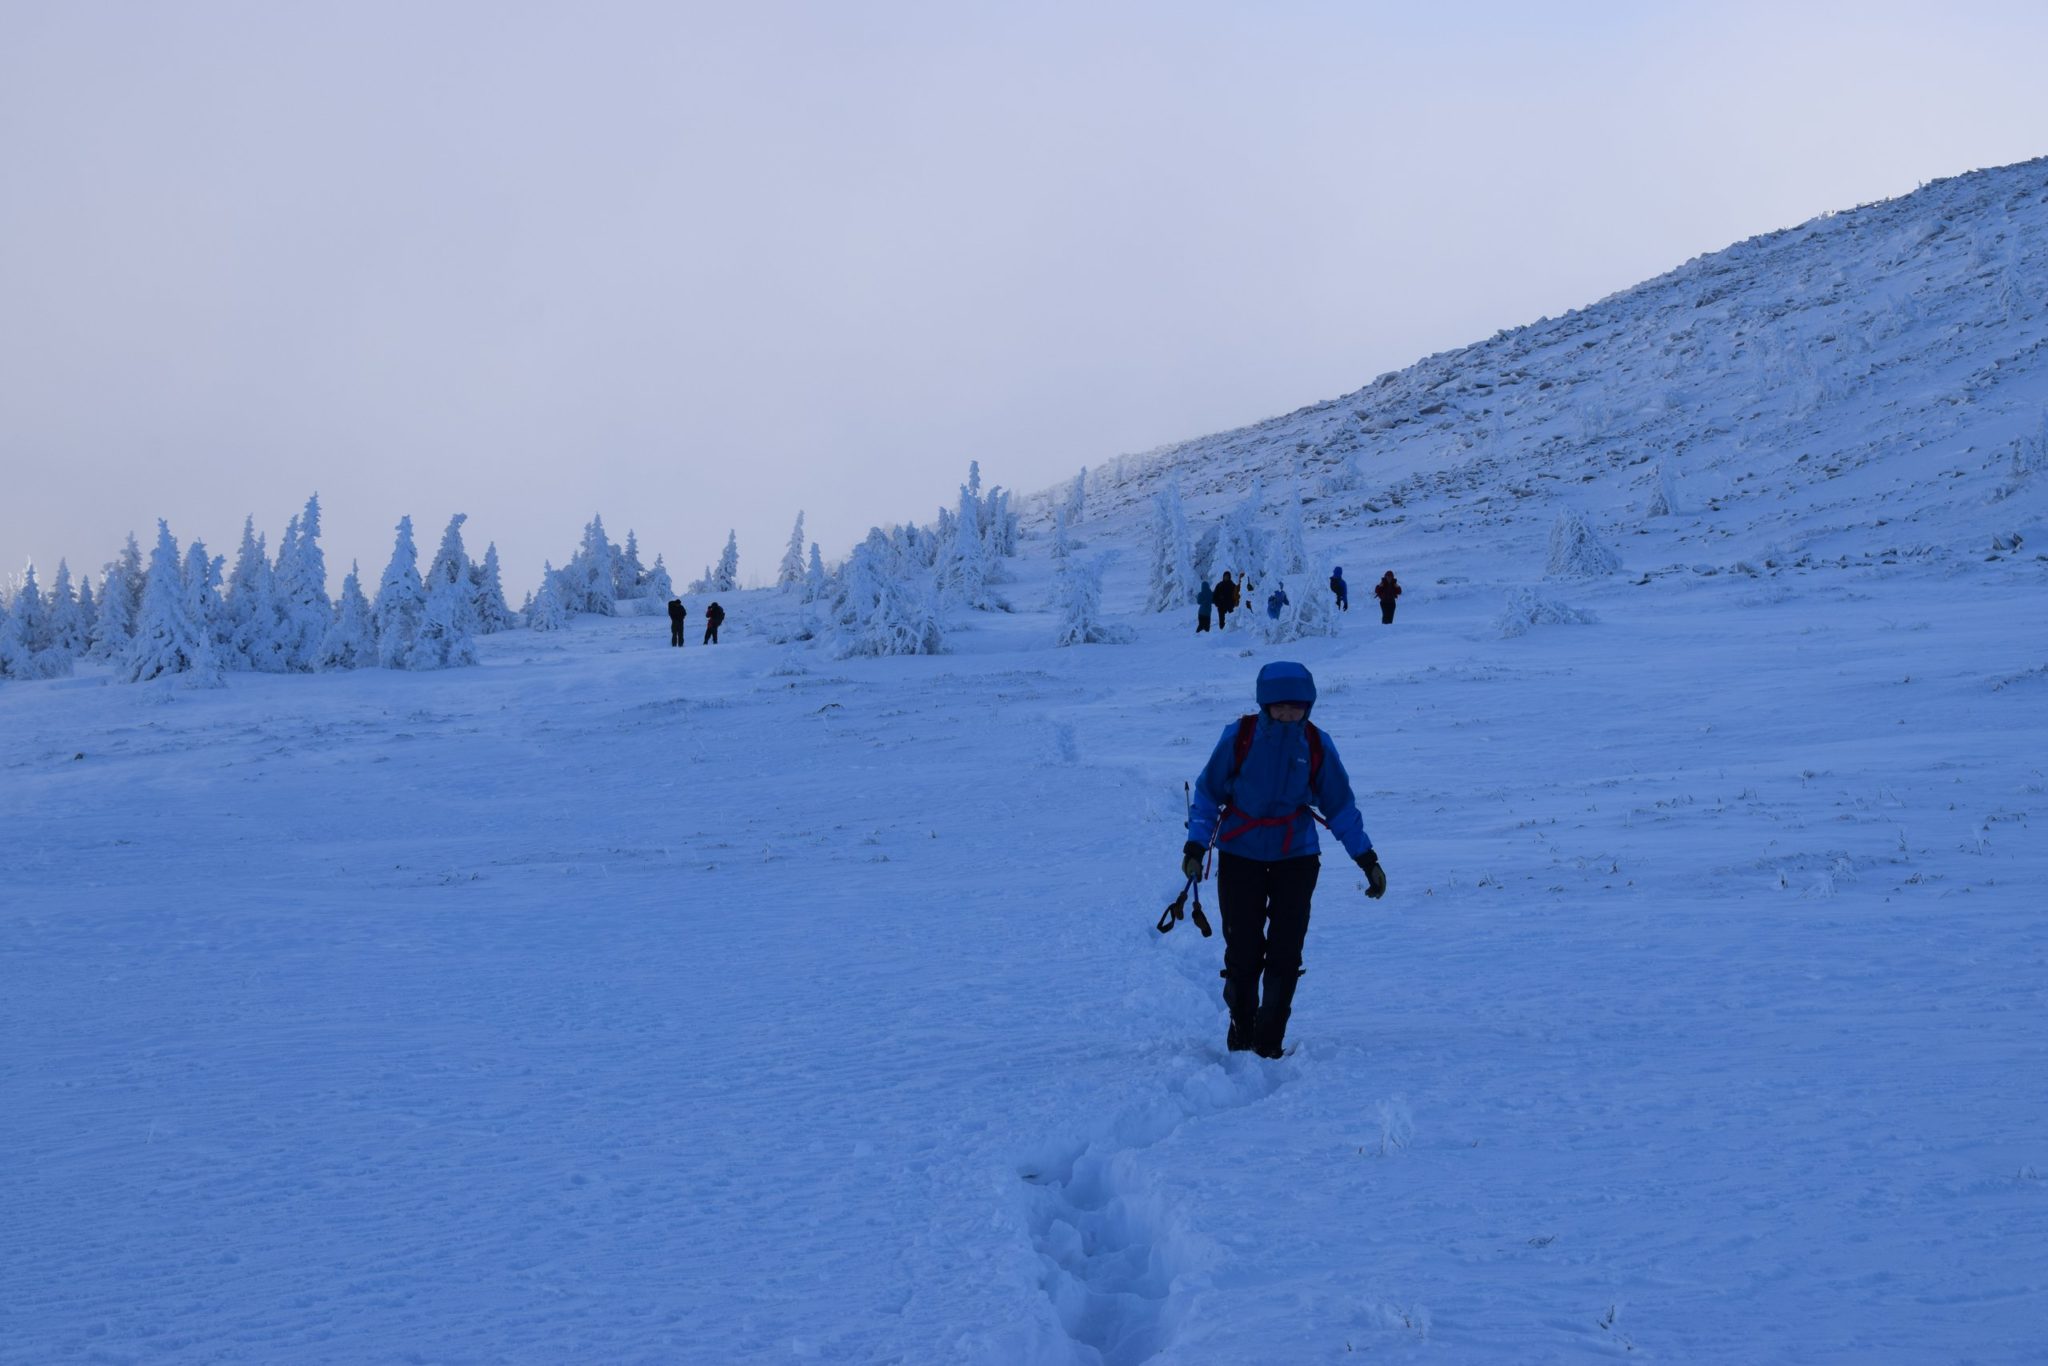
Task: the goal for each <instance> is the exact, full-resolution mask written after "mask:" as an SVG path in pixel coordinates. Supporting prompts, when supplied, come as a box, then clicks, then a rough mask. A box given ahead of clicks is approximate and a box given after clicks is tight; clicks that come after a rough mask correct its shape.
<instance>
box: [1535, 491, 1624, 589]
mask: <svg viewBox="0 0 2048 1366" xmlns="http://www.w3.org/2000/svg"><path fill="white" fill-rule="evenodd" d="M1619 568H1621V557H1620V556H1619V555H1617V554H1615V553H1614V551H1613V550H1611V549H1609V548H1608V546H1607V544H1606V542H1604V541H1602V540H1601V539H1600V537H1599V535H1598V534H1597V533H1595V532H1594V530H1593V528H1592V526H1591V525H1590V524H1589V523H1588V522H1587V521H1586V519H1585V518H1584V517H1582V516H1581V515H1579V512H1578V510H1577V509H1576V508H1565V509H1564V510H1562V511H1561V512H1559V513H1558V515H1557V521H1556V523H1555V524H1554V525H1552V527H1551V528H1550V560H1549V563H1548V565H1547V567H1546V571H1545V572H1547V573H1549V574H1550V575H1551V576H1553V577H1555V578H1593V577H1597V576H1599V575H1602V574H1612V573H1613V572H1614V571H1615V570H1617V569H1619Z"/></svg>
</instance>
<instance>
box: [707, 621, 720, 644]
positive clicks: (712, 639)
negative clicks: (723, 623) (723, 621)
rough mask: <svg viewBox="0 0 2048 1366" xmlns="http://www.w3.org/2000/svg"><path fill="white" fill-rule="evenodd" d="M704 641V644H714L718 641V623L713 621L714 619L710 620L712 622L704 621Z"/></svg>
mask: <svg viewBox="0 0 2048 1366" xmlns="http://www.w3.org/2000/svg"><path fill="white" fill-rule="evenodd" d="M704 643H705V644H706V645H716V644H717V643H718V623H717V622H715V621H712V622H706V623H705V625H704Z"/></svg>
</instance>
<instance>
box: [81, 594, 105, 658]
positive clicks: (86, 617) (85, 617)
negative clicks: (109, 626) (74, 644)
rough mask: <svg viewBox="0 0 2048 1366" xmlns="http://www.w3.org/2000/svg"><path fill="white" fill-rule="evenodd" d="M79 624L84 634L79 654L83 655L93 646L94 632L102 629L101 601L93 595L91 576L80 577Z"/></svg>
mask: <svg viewBox="0 0 2048 1366" xmlns="http://www.w3.org/2000/svg"><path fill="white" fill-rule="evenodd" d="M78 622H79V626H80V628H81V630H82V632H83V635H82V637H81V640H80V643H79V646H78V653H79V654H81V655H83V654H84V653H85V652H86V650H87V649H88V648H90V646H91V645H92V638H93V634H94V632H96V631H98V630H99V628H100V604H99V599H98V598H96V597H95V596H94V595H93V591H92V575H90V574H80V575H79V576H78Z"/></svg>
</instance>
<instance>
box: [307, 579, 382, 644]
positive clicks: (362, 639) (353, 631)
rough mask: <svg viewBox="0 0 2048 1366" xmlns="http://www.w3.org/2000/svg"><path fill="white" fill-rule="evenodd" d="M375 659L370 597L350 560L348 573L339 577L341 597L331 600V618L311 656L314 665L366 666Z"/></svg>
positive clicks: (374, 631) (374, 633)
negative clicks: (331, 621) (312, 656)
mask: <svg viewBox="0 0 2048 1366" xmlns="http://www.w3.org/2000/svg"><path fill="white" fill-rule="evenodd" d="M376 663H377V630H376V626H375V623H374V621H373V618H372V616H371V613H370V600H369V599H368V598H366V597H364V596H363V585H362V576H361V574H360V572H359V571H358V569H357V567H356V565H355V564H354V563H353V562H351V563H350V564H349V567H348V577H347V578H345V579H343V580H342V581H341V599H340V601H339V602H337V603H336V604H335V609H334V621H333V623H332V624H331V625H330V626H328V628H327V634H326V635H325V636H323V637H322V638H321V641H320V649H319V652H318V653H317V654H316V655H315V656H314V658H313V666H314V667H315V668H318V669H368V668H374V667H375V666H376Z"/></svg>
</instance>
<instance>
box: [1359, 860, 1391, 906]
mask: <svg viewBox="0 0 2048 1366" xmlns="http://www.w3.org/2000/svg"><path fill="white" fill-rule="evenodd" d="M1358 866H1359V867H1360V868H1361V869H1363V870H1364V871H1365V894H1366V895H1367V896H1369V897H1371V898H1372V899H1373V900H1374V901H1378V900H1379V899H1380V898H1381V897H1383V896H1385V895H1386V894H1387V870H1386V869H1384V868H1382V867H1380V856H1379V855H1378V854H1376V853H1374V852H1373V851H1372V850H1370V849H1368V850H1366V851H1365V852H1364V853H1362V854H1360V855H1359V856H1358Z"/></svg>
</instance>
